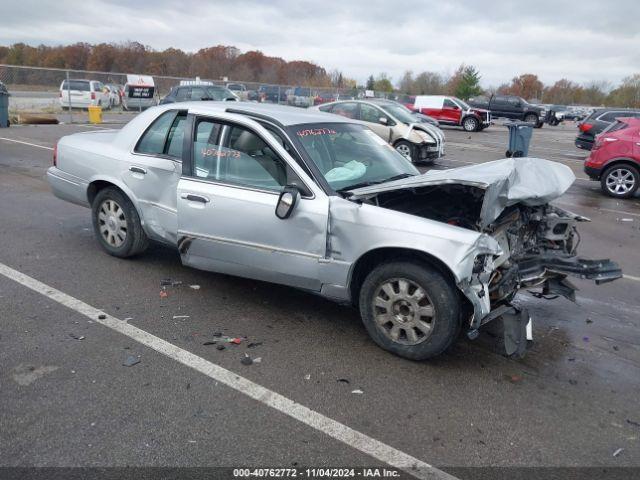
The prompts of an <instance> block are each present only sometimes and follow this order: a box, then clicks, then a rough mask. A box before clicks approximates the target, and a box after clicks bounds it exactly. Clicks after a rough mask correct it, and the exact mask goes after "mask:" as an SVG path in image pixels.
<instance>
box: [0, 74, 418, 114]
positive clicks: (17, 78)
mask: <svg viewBox="0 0 640 480" xmlns="http://www.w3.org/2000/svg"><path fill="white" fill-rule="evenodd" d="M128 75H131V74H126V73H117V72H99V71H88V70H67V69H56V68H42V67H22V66H15V65H5V64H0V82H2V83H3V84H4V85H5V86H6V88H7V90H8V91H9V94H10V95H11V96H10V97H9V115H10V117H12V118H13V121H14V122H19V121H20V118H21V117H25V116H28V115H55V116H56V117H57V118H58V119H59V120H60V121H63V122H71V123H73V122H86V121H87V112H86V106H85V105H82V102H81V101H80V99H81V97H82V94H81V93H79V92H75V91H74V90H75V88H74V86H77V85H80V84H81V83H82V82H75V81H77V80H89V81H91V82H98V83H93V84H92V86H91V91H90V90H87V92H86V93H87V94H86V95H85V97H86V98H87V99H91V102H90V104H92V105H99V106H101V107H102V109H103V113H104V114H105V118H107V119H112V120H114V121H117V120H118V115H121V116H124V115H126V114H127V113H128V111H131V110H133V111H139V110H141V109H142V105H143V103H145V102H132V101H128V100H129V97H130V96H129V95H128V89H125V86H126V85H127V77H128ZM134 75H135V76H137V77H142V76H150V77H152V79H153V84H154V91H153V94H152V98H151V99H150V102H146V103H148V104H157V103H159V101H160V100H161V99H162V98H164V97H165V96H166V95H167V94H168V93H169V91H170V90H171V88H172V87H174V86H176V85H179V84H180V83H181V82H189V83H191V84H213V85H219V86H224V87H227V88H229V89H230V90H231V91H232V92H233V93H234V94H235V95H236V96H237V97H238V98H239V99H240V100H241V101H248V102H264V103H278V104H282V105H292V106H296V107H303V108H306V107H310V106H313V105H319V104H322V103H327V102H332V101H335V100H345V99H357V98H364V97H377V98H391V99H393V100H398V101H400V102H402V103H407V102H408V98H405V97H408V96H406V95H399V94H390V93H388V92H375V91H371V90H365V89H363V88H335V87H307V86H299V85H298V86H296V85H277V84H269V83H258V82H244V81H240V80H226V79H225V80H212V79H207V78H198V77H196V78H193V77H169V76H161V75H148V74H144V73H135V74H134ZM84 84H85V85H87V83H86V82H84ZM96 87H97V88H99V89H100V91H93V90H95V89H96ZM87 88H88V87H87ZM75 95H78V98H76V97H75Z"/></svg>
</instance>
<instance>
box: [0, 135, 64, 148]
mask: <svg viewBox="0 0 640 480" xmlns="http://www.w3.org/2000/svg"><path fill="white" fill-rule="evenodd" d="M0 140H4V141H6V142H14V143H21V144H22V145H29V146H30V147H37V148H44V149H45V150H53V147H46V146H44V145H38V144H37V143H29V142H23V141H22V140H14V139H13V138H5V137H0Z"/></svg>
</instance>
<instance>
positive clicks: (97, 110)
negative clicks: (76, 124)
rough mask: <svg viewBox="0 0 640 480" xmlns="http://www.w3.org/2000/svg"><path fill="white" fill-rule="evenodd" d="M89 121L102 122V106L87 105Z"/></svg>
mask: <svg viewBox="0 0 640 480" xmlns="http://www.w3.org/2000/svg"><path fill="white" fill-rule="evenodd" d="M87 110H88V111H89V123H102V107H93V106H91V107H87Z"/></svg>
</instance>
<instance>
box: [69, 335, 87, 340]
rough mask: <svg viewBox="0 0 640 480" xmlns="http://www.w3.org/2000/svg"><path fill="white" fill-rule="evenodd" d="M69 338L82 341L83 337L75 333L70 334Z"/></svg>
mask: <svg viewBox="0 0 640 480" xmlns="http://www.w3.org/2000/svg"><path fill="white" fill-rule="evenodd" d="M69 336H70V337H71V338H75V339H76V340H84V335H78V334H77V333H70V334H69Z"/></svg>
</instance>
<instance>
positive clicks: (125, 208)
mask: <svg viewBox="0 0 640 480" xmlns="http://www.w3.org/2000/svg"><path fill="white" fill-rule="evenodd" d="M91 212H92V215H91V216H92V220H93V230H94V232H95V234H96V237H97V238H98V241H99V242H100V246H101V247H102V248H103V249H104V250H105V251H106V252H107V253H108V254H109V255H113V256H114V257H120V258H127V257H131V256H133V255H137V254H139V253H142V252H144V251H145V250H146V248H147V246H148V244H149V239H148V238H147V234H146V233H145V232H144V230H143V229H142V224H141V223H140V216H139V215H138V212H137V211H136V208H135V207H134V205H133V203H131V200H129V198H128V197H127V196H126V195H125V194H124V193H123V192H122V191H121V190H119V189H117V188H115V187H107V188H104V189H102V190H100V191H99V192H98V194H97V195H96V197H95V198H94V200H93V203H92V204H91Z"/></svg>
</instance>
